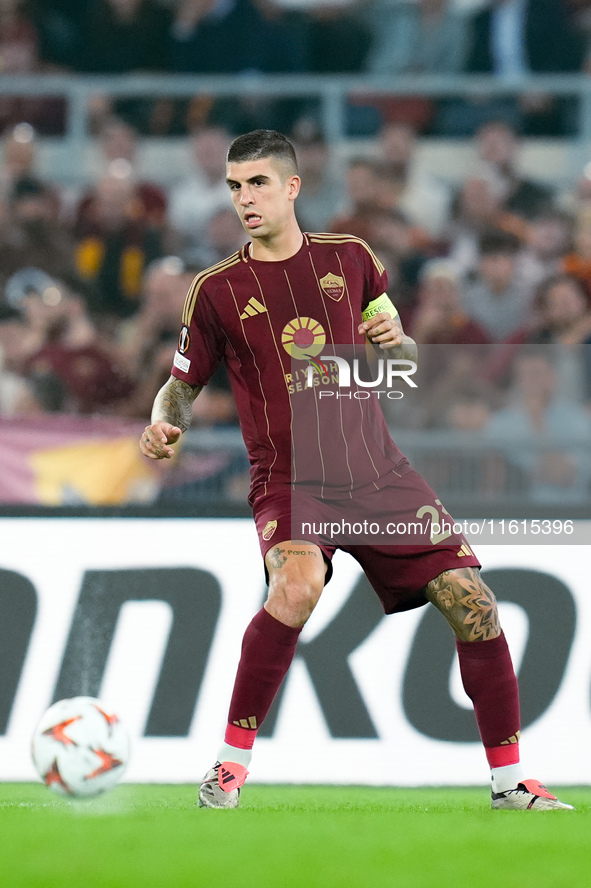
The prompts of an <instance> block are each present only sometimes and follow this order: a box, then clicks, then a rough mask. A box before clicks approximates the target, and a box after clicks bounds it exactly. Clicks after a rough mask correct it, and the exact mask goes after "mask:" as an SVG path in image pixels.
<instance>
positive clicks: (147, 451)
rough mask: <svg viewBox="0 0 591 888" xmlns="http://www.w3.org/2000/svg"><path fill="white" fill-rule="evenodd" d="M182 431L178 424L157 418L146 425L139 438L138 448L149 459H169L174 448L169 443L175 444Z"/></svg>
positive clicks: (172, 454)
mask: <svg viewBox="0 0 591 888" xmlns="http://www.w3.org/2000/svg"><path fill="white" fill-rule="evenodd" d="M181 434H182V431H181V429H179V428H178V426H173V425H171V424H170V423H169V422H162V421H160V420H158V421H157V422H153V423H152V424H151V425H149V426H146V428H145V429H144V432H143V434H142V437H141V438H140V450H141V452H142V453H143V454H144V456H147V457H148V458H149V459H170V458H171V456H174V450H173V448H172V447H170V446H169V445H170V444H176V442H177V441H178V439H179V438H180V437H181Z"/></svg>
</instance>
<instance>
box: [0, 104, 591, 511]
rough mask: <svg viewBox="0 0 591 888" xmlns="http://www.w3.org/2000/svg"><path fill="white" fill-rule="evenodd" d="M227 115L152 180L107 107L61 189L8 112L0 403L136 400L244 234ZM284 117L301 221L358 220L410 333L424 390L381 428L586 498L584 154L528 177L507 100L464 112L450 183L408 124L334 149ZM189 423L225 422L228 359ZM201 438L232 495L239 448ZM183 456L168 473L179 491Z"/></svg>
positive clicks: (132, 405) (490, 475) (7, 413)
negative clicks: (164, 180)
mask: <svg viewBox="0 0 591 888" xmlns="http://www.w3.org/2000/svg"><path fill="white" fill-rule="evenodd" d="M231 135H232V134H231V133H230V132H229V131H228V130H226V129H225V128H223V127H221V126H220V125H206V126H199V127H197V128H196V129H195V130H194V131H193V132H192V133H191V135H190V136H188V137H187V142H186V150H187V152H188V156H189V158H190V166H191V172H190V174H189V175H188V176H187V177H185V178H182V179H180V180H179V181H178V182H177V183H176V184H174V185H172V186H171V187H167V188H165V187H164V186H163V185H162V184H161V183H159V182H157V181H151V180H150V179H149V178H146V177H145V176H144V175H142V169H141V165H140V163H139V161H138V148H139V146H140V145H141V137H140V136H139V135H138V133H137V131H135V130H134V129H133V127H132V126H131V125H130V124H129V123H128V122H127V121H125V120H124V119H121V118H117V117H115V116H110V117H108V118H106V119H105V121H104V122H103V125H102V127H101V129H100V131H99V133H98V136H97V139H98V144H99V146H100V152H101V158H102V160H101V163H102V174H101V175H100V176H99V177H98V178H97V180H96V181H92V182H89V183H87V185H86V187H83V188H82V187H80V188H74V187H65V186H62V185H60V184H58V183H57V182H55V181H51V180H47V179H46V178H44V177H43V176H42V175H41V174H40V172H39V163H38V140H37V137H36V134H35V131H34V130H33V128H32V127H31V126H30V124H27V123H20V124H18V125H16V126H15V127H14V128H11V129H9V130H7V131H6V132H5V134H4V137H3V140H2V145H1V160H0V277H1V280H0V416H3V417H19V416H21V417H22V416H27V417H31V416H43V415H47V414H56V413H57V414H59V413H66V414H69V415H72V414H77V415H87V416H95V415H97V414H99V415H101V414H102V415H105V414H107V415H110V416H119V417H125V418H132V419H136V420H138V421H141V422H143V421H145V420H146V419H147V417H148V416H149V414H150V409H151V405H152V401H153V397H154V394H155V392H156V391H157V390H158V388H159V387H160V386H161V385H162V384H163V383H164V382H165V380H166V379H167V378H168V376H169V374H170V368H171V358H172V354H173V352H174V349H175V347H176V342H177V336H178V329H179V319H180V315H181V310H182V306H183V302H184V299H185V295H186V293H187V290H188V288H189V285H190V283H191V281H192V279H193V277H194V275H195V274H196V273H198V272H199V271H200V270H202V269H204V268H206V267H208V266H209V265H211V264H213V263H215V262H217V261H219V260H221V259H223V258H225V257H226V256H228V255H229V254H231V253H232V252H234V251H235V250H236V249H238V248H239V247H240V246H241V245H242V244H243V243H244V241H245V235H244V232H243V230H242V228H241V225H240V223H239V220H238V218H237V216H236V214H235V211H234V209H233V208H232V206H231V203H230V200H229V195H228V191H227V185H226V184H225V165H224V161H225V153H226V150H227V146H228V144H229V141H230V139H231ZM290 135H291V137H292V139H293V140H294V143H295V145H296V149H297V153H298V159H299V163H300V172H301V176H302V180H303V186H302V191H301V194H300V197H299V198H298V204H297V212H298V217H299V221H300V224H301V226H302V227H303V228H304V230H308V231H315V230H316V231H317V230H324V231H335V232H347V233H350V234H353V235H356V236H359V237H362V238H363V239H364V240H366V241H367V242H368V243H369V244H370V246H371V247H372V248H373V249H374V251H375V252H376V253H377V255H378V256H379V257H380V258H381V260H382V262H383V263H384V265H385V266H386V269H387V271H388V276H389V280H390V287H389V292H390V295H391V298H392V299H393V301H394V303H395V304H396V305H397V307H398V309H399V311H400V315H401V317H402V320H403V323H404V326H405V329H406V331H407V332H408V333H410V335H411V336H413V337H414V338H415V339H416V340H417V342H418V343H419V344H420V345H421V351H422V358H421V366H420V370H419V372H420V374H421V385H420V386H419V396H418V397H416V398H415V397H414V396H413V398H412V399H411V398H406V399H405V402H404V405H402V404H400V403H396V404H395V403H387V404H386V405H385V410H386V413H387V417H388V419H389V421H390V422H391V424H392V427H393V432H394V435H396V431H397V429H401V428H406V429H411V430H414V431H424V430H429V431H431V430H444V431H445V430H447V431H453V432H455V433H457V435H458V436H460V438H461V440H462V441H465V442H468V443H470V442H478V441H480V442H485V443H486V442H488V443H489V444H490V445H491V446H492V445H493V444H494V445H495V447H496V448H497V453H500V454H501V456H502V460H501V463H499V460H496V461H495V460H492V461H491V462H490V463H487V464H486V465H483V463H482V460H480V461H479V462H478V473H479V478H478V480H477V484H478V485H479V488H480V489H483V490H484V489H490V490H493V491H494V490H495V489H501V488H502V489H505V488H507V486H508V485H509V486H511V487H512V489H515V490H516V489H519V484H523V485H524V489H527V491H528V492H529V495H531V496H532V497H533V498H534V499H535V498H536V497H537V498H538V499H539V500H540V501H543V502H547V501H554V500H556V501H563V500H566V501H568V502H580V501H584V498H585V497H587V496H588V492H589V481H590V479H591V460H590V457H589V453H590V452H591V450H590V448H589V443H590V440H591V348H590V346H591V173H590V171H589V170H587V171H586V172H585V171H583V172H582V173H581V177H580V179H579V180H578V181H575V182H573V183H571V185H570V186H569V187H568V188H565V189H553V188H551V187H549V186H548V185H547V184H542V183H540V182H537V181H535V180H534V179H532V178H530V177H528V175H527V173H526V172H524V171H523V164H522V163H521V158H520V147H521V143H520V139H519V137H518V135H517V133H516V131H515V129H514V128H512V127H511V126H510V125H509V124H508V123H507V122H506V121H504V120H491V121H489V122H488V123H485V124H483V125H481V126H479V127H478V128H477V130H476V131H475V134H474V135H473V137H472V138H471V141H470V144H471V148H472V156H473V162H472V163H471V164H470V165H468V166H467V168H466V173H465V177H464V179H463V180H462V181H460V182H459V183H452V182H451V181H447V180H445V179H444V178H441V177H438V176H436V175H434V174H433V173H431V172H427V171H426V170H425V168H424V167H423V166H422V165H421V164H420V163H418V159H417V151H418V147H419V144H420V143H419V139H418V136H417V131H416V129H414V128H413V127H411V126H410V125H409V124H408V123H401V122H394V123H393V122H390V123H386V124H384V125H383V126H382V128H381V130H380V132H379V134H378V136H377V137H376V139H375V140H373V141H372V143H371V151H369V152H368V151H366V153H364V154H362V155H359V156H357V155H355V154H353V155H349V156H348V159H342V158H341V157H340V156H335V155H334V154H333V153H331V151H330V149H329V146H328V145H327V144H326V142H325V141H324V139H323V137H322V133H321V132H320V131H319V129H318V126H317V124H316V122H315V121H314V119H313V118H301V119H300V120H299V122H298V124H297V126H296V127H295V129H294V131H293V132H292V133H291V134H290ZM366 148H367V145H366ZM194 425H195V427H197V428H199V427H201V428H207V427H209V428H213V429H216V430H224V429H233V428H235V427H236V415H235V409H234V405H233V400H232V397H231V395H230V393H229V390H228V384H227V379H226V377H225V375H224V373H223V372H220V373H219V374H217V375H216V377H215V378H214V379H213V380H212V382H211V384H210V385H209V386H207V387H206V388H205V390H204V391H203V393H202V394H201V395H200V397H199V398H198V399H197V400H196V402H195V417H194ZM515 438H516V439H518V441H521V442H522V444H523V442H524V441H529V442H532V441H533V442H535V444H536V446H537V447H538V450H536V449H535V448H534V450H532V449H531V448H530V449H529V450H527V453H525V455H524V450H523V447H512V446H511V440H512V439H515ZM557 439H562V444H560V443H557ZM544 441H546V444H547V446H545V447H540V446H539V445H540V442H542V443H543V442H544ZM499 448H500V449H499ZM211 458H212V460H213V461H212V462H211V471H212V473H213V474H215V473H218V472H219V473H222V474H223V473H225V477H226V478H231V479H233V480H234V481H236V490H239V491H240V494H239V495H242V492H243V488H244V483H243V482H244V468H245V466H244V462H243V461H241V459H238V460H237V461H236V460H234V457H233V456H231V455H229V456H228V458H227V459H225V460H223V459H222V460H220V455H219V454H215V453H214V454H212V457H211ZM187 459H188V460H190V457H189V456H187ZM216 460H217V461H216ZM187 465H189V464H188V463H187V464H186V466H187ZM200 471H201V472H202V471H203V464H201V469H200ZM454 471H455V469H454V468H453V467H451V468H450V466H449V465H447V464H446V465H443V464H442V463H441V462H439V463H437V462H436V461H435V462H432V464H431V470H430V475H431V478H432V480H433V475H434V474H436V475H437V476H438V477H439V475H441V473H443V476H442V478H440V479H439V482H438V483H439V489H441V487H443V488H445V482H446V479H447V481H449V483H452V481H453V473H454ZM187 472H188V474H187V473H186V475H185V476H183V475H182V473H181V475H180V476H179V477H180V478H181V480H182V479H183V478H184V481H183V483H184V484H185V488H184V489H185V490H186V489H189V488H187V483H188V482H187V478H189V477H190V474H191V473H190V471H189V470H188V469H187ZM428 474H429V473H428ZM450 479H451V480H450ZM189 487H190V485H189ZM196 489H199V484H197V488H196ZM237 495H238V494H237ZM553 498H554V499H553Z"/></svg>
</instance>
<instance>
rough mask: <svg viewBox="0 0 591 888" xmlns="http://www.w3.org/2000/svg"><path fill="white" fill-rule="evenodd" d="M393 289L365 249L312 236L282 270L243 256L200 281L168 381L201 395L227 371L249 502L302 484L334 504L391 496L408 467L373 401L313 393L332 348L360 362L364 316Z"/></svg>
mask: <svg viewBox="0 0 591 888" xmlns="http://www.w3.org/2000/svg"><path fill="white" fill-rule="evenodd" d="M386 288H387V276H386V273H385V271H384V267H383V265H382V264H381V262H380V261H379V259H378V258H377V257H376V256H375V255H374V253H373V252H372V251H371V249H370V248H369V247H368V246H367V244H365V243H364V242H363V241H361V240H360V239H359V238H355V237H352V236H349V235H335V234H305V235H304V240H303V244H302V247H301V248H300V250H299V251H298V252H297V253H296V254H295V255H294V256H291V257H290V258H289V259H286V260H283V261H280V262H262V261H260V260H256V259H253V258H251V256H250V254H249V246H248V245H246V246H245V247H243V249H242V250H240V251H239V252H237V253H235V254H234V255H233V256H230V257H229V258H228V259H225V260H224V261H223V262H220V263H218V264H217V265H215V266H213V267H212V268H209V269H207V270H206V271H203V272H201V274H199V275H197V277H196V278H195V280H194V281H193V284H192V285H191V288H190V290H189V293H188V295H187V299H186V302H185V308H184V312H183V318H182V322H183V327H182V329H181V333H180V337H179V345H178V350H177V352H176V354H175V357H174V364H173V369H172V373H173V375H174V376H176V377H177V378H178V379H182V380H184V381H185V382H187V383H189V384H191V385H205V384H206V383H207V382H208V380H209V379H210V378H211V376H212V374H213V372H214V371H215V369H216V367H217V366H218V364H219V363H220V361H225V363H226V365H227V368H228V374H229V378H230V383H231V385H232V391H233V393H234V397H235V400H236V406H237V410H238V415H239V418H240V425H241V428H242V433H243V436H244V441H245V443H246V447H247V450H248V454H249V457H250V461H251V465H252V472H251V474H252V481H253V487H252V490H253V494H256V493H258V492H259V491H260V492H261V493H264V492H265V490H266V488H267V486H268V484H269V483H274V482H293V481H297V482H298V483H300V484H306V485H310V492H314V493H315V494H316V495H321V496H327V497H335V498H339V497H340V496H343V495H345V496H346V495H347V494H348V492H349V491H353V490H358V489H362V488H364V487H366V486H367V485H369V486H370V487H382V486H384V484H385V483H386V480H385V478H386V476H389V477H391V472H392V471H393V470H394V469H395V467H396V466H397V465H399V464H400V463H401V462H402V461H403V460H404V456H403V454H402V453H401V452H400V451H399V450H398V448H397V447H396V445H395V444H394V442H393V441H392V439H391V437H390V435H389V432H388V429H387V426H386V423H385V420H384V418H383V414H382V411H381V407H380V404H379V401H378V399H377V398H375V397H372V398H370V399H368V400H365V401H360V400H355V399H349V400H347V398H342V399H341V398H338V399H337V398H336V396H335V397H331V398H322V399H320V398H319V394H318V393H319V389H320V386H318V385H317V384H316V385H315V386H313V387H311V388H307V386H306V379H307V375H306V374H307V370H308V366H309V363H310V359H316V358H320V357H321V355H323V354H327V353H328V354H331V353H333V351H334V349H333V346H334V347H336V346H343V345H346V346H357V347H358V348H359V349H360V350H361V351H362V352H364V350H365V339H364V337H363V336H361V335H360V334H359V333H358V332H357V327H358V325H359V324H360V323H361V320H362V312H363V310H364V309H365V308H366V306H367V305H368V303H369V302H371V301H372V300H373V299H376V298H377V297H378V296H381V295H382V293H384V292H385V291H386ZM319 381H320V380H317V381H316V383H318V382H319ZM327 381H328V380H327ZM334 381H335V378H334V376H331V383H332V385H331V387H332V389H333V390H334V389H335V386H334ZM329 402H330V404H329Z"/></svg>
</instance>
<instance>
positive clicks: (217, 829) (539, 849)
mask: <svg viewBox="0 0 591 888" xmlns="http://www.w3.org/2000/svg"><path fill="white" fill-rule="evenodd" d="M560 797H561V798H563V799H564V800H565V801H568V802H571V803H572V804H574V805H576V807H577V810H576V811H575V812H569V811H558V812H547V813H528V812H506V811H491V810H490V808H489V801H488V796H487V791H486V789H484V788H483V789H448V788H435V789H426V788H421V789H389V788H388V789H379V788H366V787H358V786H357V787H332V786H325V787H311V786H297V787H295V786H287V787H279V786H273V787H269V786H256V785H252V786H247V787H246V788H245V790H244V792H243V804H242V806H241V807H240V808H239V809H238V810H229V811H212V810H203V809H198V808H197V807H196V805H195V799H196V790H195V787H193V786H155V785H151V786H135V785H123V786H120V787H118V788H117V789H115V790H113V791H112V792H111V793H109V794H107V795H105V796H103V797H101V798H97V799H95V800H91V801H88V802H69V801H67V800H64V801H62V800H61V799H59V798H57V797H56V796H54V795H52V794H51V793H50V792H49V791H48V790H47V789H46V788H45V787H44V786H41V785H32V784H2V785H0V818H1V819H0V886H1V888H54V886H55V888H185V886H186V888H189V886H191V888H201V886H203V888H208V886H212V888H431V886H433V888H493V886H494V888H563V886H564V888H567V886H568V888H572V886H582V888H584V886H588V885H591V853H590V852H591V788H589V787H586V788H569V789H562V790H561V792H560Z"/></svg>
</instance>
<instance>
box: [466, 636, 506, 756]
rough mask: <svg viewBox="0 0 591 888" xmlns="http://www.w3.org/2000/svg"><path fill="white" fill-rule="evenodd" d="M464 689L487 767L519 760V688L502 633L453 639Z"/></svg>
mask: <svg viewBox="0 0 591 888" xmlns="http://www.w3.org/2000/svg"><path fill="white" fill-rule="evenodd" d="M456 647H457V649H458V657H459V660H460V672H461V673H462V681H463V683H464V690H465V691H466V693H467V694H468V696H469V697H470V699H471V700H472V702H473V704H474V712H475V714H476V721H477V723H478V730H479V731H480V736H481V738H482V742H483V744H484V748H485V751H486V757H487V759H488V763H489V765H490V766H491V768H500V767H504V766H506V765H512V764H516V763H517V762H518V761H519V743H518V740H519V729H520V717H519V689H518V686H517V678H516V676H515V670H514V669H513V663H512V661H511V654H510V653H509V647H508V645H507V640H506V638H505V635H504V634H503V633H501V635H499V637H498V638H492V639H490V640H489V641H459V640H457V639H456Z"/></svg>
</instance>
